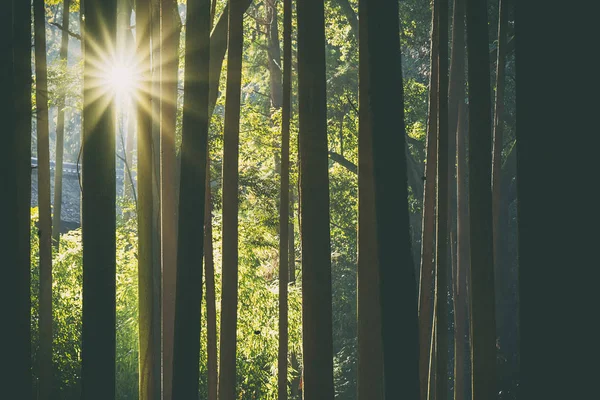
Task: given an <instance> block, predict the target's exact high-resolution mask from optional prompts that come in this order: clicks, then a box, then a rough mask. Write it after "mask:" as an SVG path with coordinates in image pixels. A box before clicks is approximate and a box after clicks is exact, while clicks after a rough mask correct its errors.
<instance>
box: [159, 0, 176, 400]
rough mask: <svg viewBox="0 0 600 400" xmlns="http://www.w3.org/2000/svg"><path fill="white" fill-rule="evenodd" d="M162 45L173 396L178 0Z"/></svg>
mask: <svg viewBox="0 0 600 400" xmlns="http://www.w3.org/2000/svg"><path fill="white" fill-rule="evenodd" d="M161 7H162V19H161V23H162V40H161V42H162V49H161V53H160V55H161V59H162V60H161V66H162V68H161V134H160V141H161V143H160V153H161V163H160V166H161V172H160V176H161V185H160V189H161V201H160V204H161V234H162V240H161V246H162V260H161V261H162V275H163V288H162V318H163V322H162V323H163V328H162V329H163V339H162V340H163V397H164V400H171V396H172V382H173V329H174V322H175V283H176V279H177V272H176V271H177V269H176V267H177V196H176V193H177V191H178V186H179V185H178V182H177V156H176V145H175V130H176V123H177V83H178V73H179V56H178V54H179V52H178V50H179V40H180V31H181V19H180V17H179V13H178V11H177V3H176V1H175V0H162V3H161Z"/></svg>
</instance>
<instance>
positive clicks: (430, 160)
mask: <svg viewBox="0 0 600 400" xmlns="http://www.w3.org/2000/svg"><path fill="white" fill-rule="evenodd" d="M438 6H439V3H437V2H435V1H434V2H433V7H432V10H431V14H432V16H431V61H430V65H431V72H430V78H429V112H428V114H427V158H426V160H427V162H426V164H425V188H424V190H423V199H424V200H423V222H422V230H421V235H422V236H421V272H420V278H419V349H420V351H419V381H420V388H421V390H420V393H421V399H423V400H425V399H427V398H429V397H428V393H429V386H430V385H431V382H430V381H429V376H431V373H430V370H431V368H432V365H431V363H430V359H431V357H430V354H429V352H430V349H431V343H430V340H431V330H432V325H433V285H434V264H433V262H434V250H433V249H434V243H435V238H434V236H435V235H434V234H435V222H436V221H435V193H436V188H435V183H436V171H437V152H438V151H437V141H438V139H437V125H438V100H437V96H438V90H437V87H438V78H439V76H438V58H439V56H438V51H439V44H438V39H439V38H438V29H439V27H438V19H439V15H438Z"/></svg>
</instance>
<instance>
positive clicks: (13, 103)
mask: <svg viewBox="0 0 600 400" xmlns="http://www.w3.org/2000/svg"><path fill="white" fill-rule="evenodd" d="M3 13H5V14H3V15H4V16H5V19H6V21H5V22H6V23H4V24H1V25H0V36H1V37H2V38H4V39H3V40H2V41H0V87H2V90H1V91H0V120H1V121H2V139H3V140H4V143H3V146H2V155H1V156H0V163H1V167H0V185H1V186H0V187H2V191H3V195H2V196H0V209H2V210H5V211H6V219H5V222H6V223H5V225H4V229H5V231H6V232H10V234H9V235H6V236H5V237H4V238H3V239H2V241H0V254H2V260H3V266H4V268H3V280H4V282H6V284H5V285H3V290H2V291H0V293H1V294H0V296H1V299H2V304H10V307H6V308H5V312H6V315H5V318H4V322H5V324H4V325H3V329H2V330H1V333H0V337H1V338H2V342H3V343H7V344H10V345H8V346H6V347H5V350H6V351H5V353H4V358H5V359H6V360H10V362H5V363H4V364H3V367H2V372H1V373H0V386H1V387H2V388H3V392H5V393H18V394H19V396H20V397H19V398H22V399H24V400H30V399H33V388H32V383H33V380H32V368H31V291H30V283H31V262H30V254H31V252H30V237H29V236H30V232H31V230H30V223H31V221H30V204H31V3H29V2H25V1H15V2H10V1H9V2H7V3H6V4H5V5H3ZM8 21H12V23H9V22H8Z"/></svg>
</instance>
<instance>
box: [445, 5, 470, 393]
mask: <svg viewBox="0 0 600 400" xmlns="http://www.w3.org/2000/svg"><path fill="white" fill-rule="evenodd" d="M453 13H454V15H453V17H452V52H451V60H450V82H449V90H448V134H449V135H450V140H449V143H448V147H449V151H450V160H449V161H450V162H449V167H450V170H449V171H448V172H449V185H450V186H449V198H450V207H449V212H450V214H451V219H450V221H451V224H452V227H451V229H450V232H451V233H452V235H453V237H454V238H455V240H456V242H455V243H453V242H451V243H450V245H451V246H452V248H453V249H455V250H454V254H455V256H453V257H452V259H453V262H454V265H453V267H452V281H453V282H452V293H453V307H454V400H463V399H464V395H465V380H464V379H465V378H464V372H465V371H464V366H465V354H464V353H465V346H464V344H465V334H466V323H467V320H466V315H465V312H466V306H467V303H466V302H465V300H464V299H465V296H464V295H463V293H464V288H463V287H464V284H466V280H465V279H464V278H465V271H466V267H465V266H464V254H465V251H468V250H465V248H462V249H461V248H460V247H459V246H461V245H464V244H465V243H466V242H465V239H466V236H465V235H464V234H463V232H464V224H465V222H466V220H465V218H466V217H467V215H468V213H467V212H466V211H465V210H462V209H461V207H462V206H463V204H466V203H465V199H464V192H462V193H461V196H462V197H461V201H462V203H460V202H459V200H458V197H459V195H458V192H459V189H458V185H459V184H462V182H463V181H464V176H462V177H461V176H460V174H463V175H464V172H465V163H466V156H465V151H466V146H465V141H464V134H465V131H464V126H465V123H464V121H463V120H462V119H461V118H462V115H461V113H462V112H463V108H464V103H465V101H464V98H465V3H464V0H454V7H453ZM461 146H462V147H461ZM461 190H462V189H461ZM461 210H462V211H464V212H461ZM459 220H460V222H459ZM459 224H461V228H460V232H459V228H458V225H459ZM466 249H468V247H467V248H466ZM461 262H462V263H463V264H462V265H461Z"/></svg>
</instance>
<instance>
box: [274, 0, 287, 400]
mask: <svg viewBox="0 0 600 400" xmlns="http://www.w3.org/2000/svg"><path fill="white" fill-rule="evenodd" d="M273 10H274V11H273V15H274V17H273V20H274V21H273V25H274V28H273V29H276V27H277V18H276V16H277V12H276V11H277V8H276V6H274V7H273ZM272 33H273V32H272ZM272 36H274V38H275V40H276V41H277V46H276V48H277V49H279V37H278V35H272ZM278 60H279V58H278V59H277V61H278ZM280 72H281V70H280ZM282 89H283V90H282V99H281V101H282V107H283V109H282V117H281V188H280V199H279V354H278V362H277V371H278V379H277V386H278V390H277V393H278V395H277V399H278V400H287V398H288V396H287V395H288V382H287V376H288V373H287V372H288V279H289V254H288V253H289V243H290V239H289V236H290V229H289V221H290V117H291V112H292V1H291V0H285V1H284V3H283V87H282ZM271 96H272V97H273V98H274V97H275V96H274V94H272V95H271Z"/></svg>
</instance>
